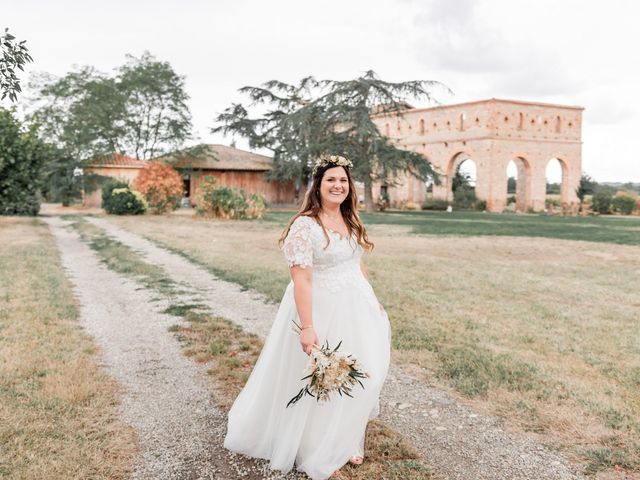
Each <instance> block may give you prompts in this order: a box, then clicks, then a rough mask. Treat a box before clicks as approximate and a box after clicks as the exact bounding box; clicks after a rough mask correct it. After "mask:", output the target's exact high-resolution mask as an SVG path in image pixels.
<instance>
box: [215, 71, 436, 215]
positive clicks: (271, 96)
mask: <svg viewBox="0 0 640 480" xmlns="http://www.w3.org/2000/svg"><path fill="white" fill-rule="evenodd" d="M438 86H440V87H443V88H446V87H444V86H443V85H442V84H440V83H439V82H435V81H425V80H417V81H407V82H399V83H392V82H385V81H383V80H381V79H380V78H378V76H377V75H376V74H375V73H374V72H373V71H368V72H366V73H365V74H364V75H362V76H360V77H358V78H356V79H354V80H348V81H336V80H324V81H317V80H315V79H314V78H313V77H307V78H305V79H303V80H302V81H301V82H300V83H299V84H298V85H288V84H285V83H282V82H278V81H275V80H274V81H271V82H268V83H266V84H265V85H263V86H262V87H244V88H243V89H241V92H243V93H247V94H249V96H250V98H251V100H252V102H253V103H254V104H261V105H263V106H267V111H266V113H263V114H262V115H259V116H256V117H253V118H252V117H251V116H250V114H249V112H248V110H247V108H246V107H244V106H243V105H233V106H231V107H230V108H228V109H227V110H225V111H224V113H223V114H221V115H219V116H218V117H217V119H216V120H217V121H218V122H219V123H221V126H219V127H216V128H214V129H213V131H214V132H217V131H222V132H224V133H231V134H236V135H240V136H242V137H245V138H247V139H249V143H250V146H252V147H264V148H269V149H271V150H272V151H273V152H274V171H273V173H272V176H273V177H275V178H280V179H291V178H296V179H297V180H298V181H299V182H300V183H301V184H305V183H306V181H307V180H308V174H309V171H310V170H309V169H310V165H311V162H312V159H313V158H315V157H316V156H317V155H318V154H320V153H329V154H340V155H344V156H346V157H347V158H349V159H350V160H351V161H352V162H353V165H354V166H353V174H354V177H355V178H356V179H358V180H361V181H363V182H364V186H365V204H366V208H367V211H373V196H372V184H373V181H374V180H377V179H380V180H384V181H385V183H387V184H393V179H394V177H395V175H396V174H397V173H398V172H400V171H407V172H409V173H410V174H412V175H414V176H416V177H417V178H420V179H421V180H424V181H427V180H429V179H431V180H435V181H438V180H439V177H438V175H437V173H436V172H435V171H434V169H433V168H432V166H431V165H430V163H429V162H428V160H427V159H426V158H425V157H424V156H423V155H421V154H419V153H417V152H411V151H408V150H403V149H400V148H397V147H396V146H395V145H394V144H393V142H392V141H391V140H390V139H389V138H387V137H385V136H384V135H382V133H381V132H380V130H379V129H378V127H377V125H376V124H375V123H374V119H373V116H374V115H396V114H401V113H402V111H404V110H406V109H407V101H408V100H410V99H426V100H432V95H431V90H432V89H433V88H435V87H438Z"/></svg>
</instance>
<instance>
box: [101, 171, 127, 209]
mask: <svg viewBox="0 0 640 480" xmlns="http://www.w3.org/2000/svg"><path fill="white" fill-rule="evenodd" d="M116 188H129V184H128V183H127V182H125V181H124V180H117V179H115V178H109V179H107V180H106V181H105V182H104V183H103V184H102V208H104V209H105V210H106V209H107V205H108V204H109V203H110V202H111V197H112V193H113V191H114V190H115V189H116Z"/></svg>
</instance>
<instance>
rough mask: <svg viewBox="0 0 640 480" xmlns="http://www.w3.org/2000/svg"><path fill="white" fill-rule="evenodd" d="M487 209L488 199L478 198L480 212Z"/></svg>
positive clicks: (477, 203) (477, 208)
mask: <svg viewBox="0 0 640 480" xmlns="http://www.w3.org/2000/svg"><path fill="white" fill-rule="evenodd" d="M486 209H487V201H486V200H478V201H476V210H478V211H480V212H484V211H485V210H486Z"/></svg>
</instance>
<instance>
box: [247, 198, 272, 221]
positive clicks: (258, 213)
mask: <svg viewBox="0 0 640 480" xmlns="http://www.w3.org/2000/svg"><path fill="white" fill-rule="evenodd" d="M247 203H248V207H247V212H246V215H247V218H262V217H264V214H265V212H266V211H267V200H266V199H265V198H264V195H262V194H261V193H252V194H251V195H250V196H249V199H248V200H247Z"/></svg>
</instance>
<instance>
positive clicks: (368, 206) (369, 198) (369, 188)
mask: <svg viewBox="0 0 640 480" xmlns="http://www.w3.org/2000/svg"><path fill="white" fill-rule="evenodd" d="M364 207H365V211H366V212H367V213H373V181H372V180H371V175H365V176H364Z"/></svg>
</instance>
